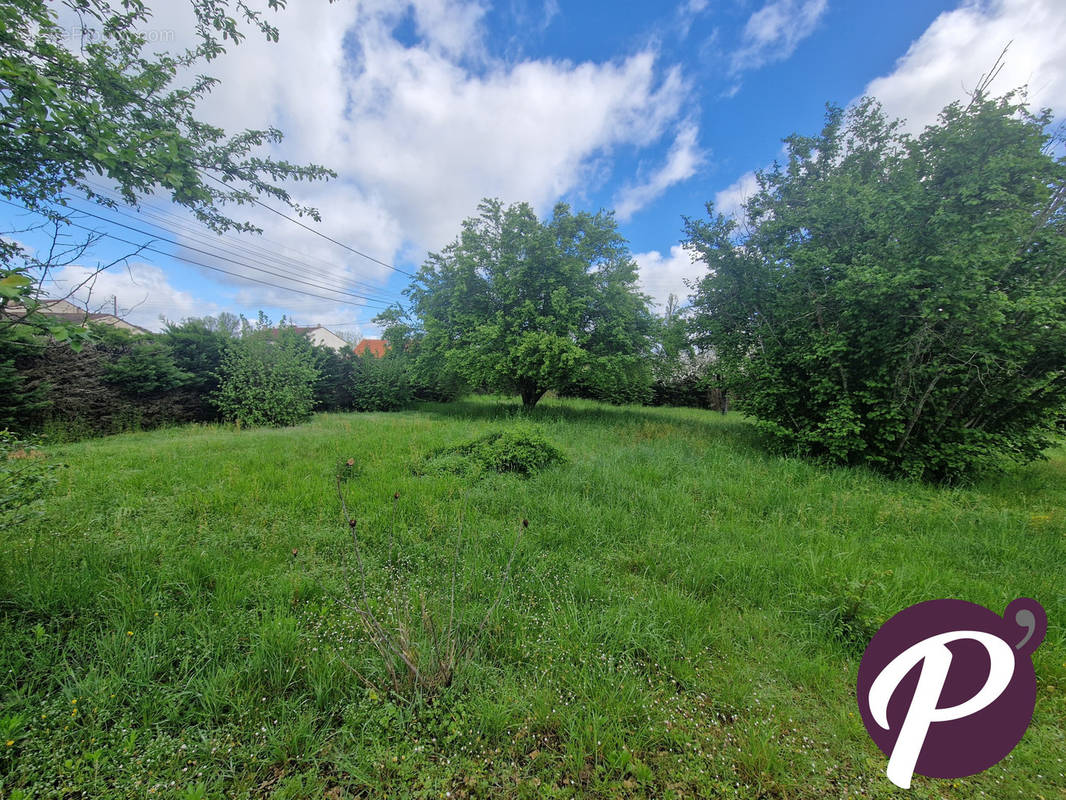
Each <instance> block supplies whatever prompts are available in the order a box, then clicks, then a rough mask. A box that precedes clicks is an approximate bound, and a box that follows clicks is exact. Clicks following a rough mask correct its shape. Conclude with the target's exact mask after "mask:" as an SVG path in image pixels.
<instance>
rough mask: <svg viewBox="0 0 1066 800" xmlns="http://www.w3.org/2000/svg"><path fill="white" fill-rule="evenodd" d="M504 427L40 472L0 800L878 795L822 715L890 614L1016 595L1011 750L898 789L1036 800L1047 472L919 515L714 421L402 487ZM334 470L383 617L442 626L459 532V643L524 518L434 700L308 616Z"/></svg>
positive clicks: (1055, 791) (890, 487)
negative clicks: (440, 612)
mask: <svg viewBox="0 0 1066 800" xmlns="http://www.w3.org/2000/svg"><path fill="white" fill-rule="evenodd" d="M528 416H529V415H526V414H524V413H523V412H522V411H521V410H520V409H519V408H518V407H516V405H514V404H511V403H507V402H502V401H498V400H494V399H479V400H471V401H468V402H464V403H456V404H451V405H427V406H424V407H422V408H420V409H419V410H417V411H412V412H407V413H399V414H367V415H321V416H319V417H317V418H316V419H315V420H314V421H313V422H311V423H309V424H307V425H304V426H301V427H298V428H292V429H284V430H243V431H236V430H232V429H228V428H223V427H211V426H206V427H196V426H191V427H184V428H177V429H172V430H165V431H157V432H153V433H134V434H124V435H121V436H115V437H111V438H107V439H99V440H94V441H87V442H82V443H78V444H71V445H65V446H62V447H60V448H58V449H56V451H55V452H54V456H55V457H56V458H59V459H61V460H63V461H65V462H66V463H68V464H69V465H70V468H69V469H68V470H66V471H64V473H63V477H62V481H61V484H60V486H59V488H58V490H57V491H56V493H55V495H54V496H53V497H51V498H50V499H49V501H48V505H47V511H46V514H45V516H44V517H43V519H42V520H40V522H39V523H34V524H32V525H29V524H28V525H25V526H22V527H19V528H18V529H16V530H9V531H5V532H4V533H3V537H4V540H3V545H4V550H3V553H4V555H3V558H2V559H0V797H7V798H17V797H42V798H44V797H77V796H84V797H91V798H106V797H187V798H195V797H210V798H216V797H217V798H221V797H226V798H230V797H277V798H303V797H308V798H310V797H323V796H325V797H330V798H338V797H360V796H365V797H379V796H386V795H387V796H390V797H440V796H442V795H444V796H447V793H449V792H450V796H451V797H604V798H613V797H665V796H672V797H677V796H680V797H743V798H759V797H782V798H784V797H787V798H815V797H852V796H867V797H894V796H898V790H895V788H894V787H893V786H892V785H891V784H889V783H888V781H887V780H886V779H885V778H884V767H885V758H884V756H882V755H881V753H880V752H879V751H878V750H877V749H876V747H875V746H874V745H873V743H872V742H871V741H870V739H869V737H868V736H867V735H866V733H865V731H864V729H863V727H862V723H861V721H860V719H859V716H858V713H857V708H856V704H855V700H854V686H855V675H856V670H857V667H858V661H859V658H860V656H861V654H862V650H863V648H864V646H865V644H866V642H867V641H868V638H869V636H870V635H871V634H872V632H873V631H874V630H876V628H877V627H878V626H879V625H880V624H881V623H882V622H884V621H885V620H886V619H887V618H888V617H890V616H892V615H893V614H894V613H895V612H897V611H899V610H900V609H902V608H903V607H905V606H907V605H910V604H912V603H915V602H918V601H921V600H926V599H931V598H938V597H960V598H964V599H966V600H970V601H973V602H976V603H980V604H983V605H986V606H988V607H989V608H992V609H995V610H997V611H1001V610H1002V609H1003V608H1004V607H1005V606H1006V605H1007V603H1008V602H1009V601H1010V600H1012V599H1014V598H1015V597H1019V596H1032V597H1035V598H1037V599H1038V600H1040V602H1042V603H1043V604H1044V606H1045V608H1046V609H1047V612H1048V618H1049V630H1048V634H1047V640H1046V641H1045V642H1044V644H1043V645H1042V646H1041V647H1040V648H1039V649H1038V650H1037V651H1036V654H1035V664H1036V671H1037V676H1038V693H1037V707H1036V713H1035V715H1034V719H1033V724H1032V726H1031V727H1030V729H1029V731H1028V733H1027V734H1026V736H1025V738H1024V739H1023V741H1022V743H1021V744H1020V745H1019V746H1018V748H1017V749H1016V750H1015V751H1014V753H1013V754H1012V755H1011V756H1010V757H1009V758H1007V759H1006V760H1005V761H1004V762H1002V763H1001V764H999V765H997V766H995V767H993V768H992V769H990V770H988V771H987V772H985V773H982V774H981V775H978V776H974V777H972V778H966V779H961V780H958V781H933V780H927V779H922V778H918V779H916V781H915V785H914V788H913V789H912V791H911V792H910V796H912V797H916V798H934V797H936V798H940V797H947V798H963V797H981V796H984V797H1025V798H1035V797H1040V796H1042V797H1057V796H1060V795H1061V794H1062V793H1064V792H1066V778H1064V777H1063V773H1066V765H1064V763H1063V760H1062V759H1063V758H1066V702H1064V701H1063V699H1062V695H1063V693H1064V692H1066V642H1064V635H1063V620H1064V619H1066V590H1064V587H1066V538H1064V534H1066V502H1064V501H1066V453H1063V452H1062V451H1057V452H1055V453H1052V454H1051V460H1050V461H1048V462H1045V463H1040V464H1035V465H1033V466H1030V467H1028V468H1026V469H1022V470H1019V471H1017V472H1014V473H1011V474H1009V475H1006V476H1002V477H999V478H997V479H994V480H990V481H988V482H985V483H983V484H980V485H978V486H974V487H969V488H954V489H939V488H933V487H929V486H923V485H917V484H910V483H900V482H890V481H887V480H885V479H882V478H879V477H877V476H874V475H872V474H869V473H866V472H862V471H856V470H841V469H835V470H829V469H824V468H821V467H819V466H816V465H812V464H808V463H804V462H800V461H795V460H791V459H786V458H779V457H776V456H771V455H768V454H766V452H764V451H763V450H762V449H760V447H759V446H758V443H757V442H756V441H754V440H753V439H752V438H751V436H750V434H749V433H748V432H747V430H746V428H745V426H744V425H743V423H742V421H741V420H740V419H739V418H737V417H735V416H729V417H725V418H723V417H721V416H720V415H715V414H712V413H710V412H702V411H695V410H681V409H644V408H612V407H607V406H602V405H597V404H594V403H586V402H576V401H567V402H562V401H545V402H543V403H542V404H541V406H538V408H537V409H536V410H535V411H534V412H533V414H532V415H531V416H532V418H533V419H532V423H533V424H534V425H536V426H537V428H538V429H539V431H540V432H541V433H542V434H543V435H544V436H545V437H546V438H547V439H548V440H549V441H551V442H552V443H554V444H555V445H556V446H557V447H559V448H560V449H561V450H562V451H563V453H564V454H565V456H566V459H567V460H566V463H565V464H563V465H560V466H555V467H551V468H548V469H545V470H542V471H541V472H539V473H537V474H535V475H533V476H532V477H528V478H526V477H520V476H517V475H512V474H495V473H489V472H477V473H473V474H471V473H463V472H461V471H449V470H437V471H429V472H427V471H426V470H420V469H418V465H419V464H422V463H424V461H425V458H426V456H427V455H429V454H431V453H433V452H435V451H440V450H442V449H443V448H447V447H450V446H453V445H457V444H461V443H463V442H467V441H470V440H472V439H475V438H477V437H479V436H482V435H484V434H486V433H487V432H491V431H497V430H505V429H507V428H508V426H510V425H512V424H513V423H514V421H515V420H516V419H517V418H521V419H523V420H526V419H527V417H528ZM349 457H352V458H354V459H355V460H356V467H355V469H356V471H357V472H358V477H356V478H355V479H354V480H352V481H351V482H349V484H348V489H349V504H350V506H351V510H352V512H353V514H354V515H355V516H357V517H358V519H359V521H360V522H359V526H360V527H359V530H360V532H361V536H362V537H363V538H362V541H363V544H364V556H365V557H366V558H367V569H368V578H369V584H370V589H369V591H370V592H371V594H372V595H373V596H375V597H380V598H382V599H384V600H385V601H387V600H388V597H389V592H390V591H392V587H393V585H394V584H393V582H394V581H396V580H397V574H396V572H395V570H397V569H398V570H402V571H403V578H404V582H407V581H410V582H411V585H412V586H413V587H415V589H416V590H417V591H421V592H423V593H425V594H426V596H427V598H428V601H429V602H430V603H438V604H439V603H442V602H446V599H447V598H446V596H447V592H448V584H449V578H450V569H451V563H452V554H453V548H454V544H455V536H456V534H457V531H458V528H459V525H460V524H462V526H463V530H464V537H466V538H467V546H466V547H464V556H463V559H462V569H461V574H460V581H459V582H458V585H459V593H458V599H457V606H458V609H459V614H460V624H463V625H472V624H476V623H477V621H478V620H480V619H481V617H482V615H483V614H484V612H485V610H486V609H487V608H488V606H489V605H490V604H491V602H492V600H493V599H494V597H495V592H496V588H497V585H498V584H497V581H498V579H499V576H500V570H501V567H502V565H503V563H504V562H505V561H506V559H507V557H508V555H509V553H510V548H511V545H512V543H513V537H514V535H515V527H516V524H517V523H518V521H519V520H521V519H522V518H523V517H524V518H528V519H529V521H530V526H529V529H528V531H527V532H526V535H525V536H524V538H523V541H522V543H521V545H520V548H519V550H518V553H517V555H516V558H515V563H514V566H513V568H512V572H511V576H510V583H509V586H508V588H507V591H506V594H505V598H504V601H503V603H502V605H501V606H500V608H499V610H498V611H497V613H496V614H495V615H494V616H493V618H492V621H491V622H490V625H489V628H488V630H487V631H486V634H485V636H484V638H483V639H482V641H481V644H480V647H479V648H478V650H477V651H476V652H474V653H473V654H472V655H471V657H470V658H469V659H467V661H466V662H465V663H464V664H463V665H461V667H460V669H459V671H458V674H457V676H456V680H455V681H454V683H453V684H452V685H451V686H450V687H448V688H446V689H445V690H443V691H442V692H440V693H438V694H435V695H432V696H426V697H422V698H417V697H416V698H414V699H413V700H412V699H403V700H401V699H398V698H393V697H389V696H387V695H386V696H382V694H381V693H379V692H376V691H373V690H371V689H369V688H367V687H366V686H364V685H363V684H362V683H361V682H360V680H359V679H358V678H357V677H356V674H355V671H363V672H365V671H366V670H373V669H375V668H380V665H378V667H375V661H374V659H375V655H374V653H373V650H372V648H371V647H370V646H369V644H368V639H367V633H366V631H365V630H364V629H363V628H362V626H361V624H360V622H359V619H358V617H357V615H355V614H354V613H352V612H351V611H349V610H347V609H346V608H345V607H344V605H343V603H342V602H341V601H343V600H345V599H346V598H348V597H350V594H349V593H350V591H351V587H350V584H349V578H350V570H351V543H350V538H349V535H348V529H347V526H346V525H345V524H344V523H343V520H342V519H341V514H340V511H339V509H338V507H337V498H336V494H335V487H334V484H333V475H334V469H335V465H336V464H337V463H338V461H340V460H341V459H346V458H349ZM396 493H398V494H399V498H400V499H399V500H398V501H395V514H396V521H395V526H394V529H393V534H392V535H394V536H395V538H396V542H397V543H398V544H399V545H400V546H401V551H402V554H403V555H402V559H401V561H400V563H399V564H398V565H396V567H394V568H393V570H392V571H390V570H388V569H386V566H387V565H386V561H387V547H388V537H389V535H390V533H389V531H390V528H393V521H392V517H391V515H392V514H393V513H394V511H393V509H394V505H393V503H394V501H393V496H394V494H396ZM7 742H11V743H12V744H10V745H8V744H7Z"/></svg>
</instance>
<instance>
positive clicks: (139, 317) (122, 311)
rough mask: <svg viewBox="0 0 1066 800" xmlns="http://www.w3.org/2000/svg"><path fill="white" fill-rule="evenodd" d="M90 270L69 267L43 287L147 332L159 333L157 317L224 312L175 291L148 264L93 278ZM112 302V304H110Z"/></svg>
mask: <svg viewBox="0 0 1066 800" xmlns="http://www.w3.org/2000/svg"><path fill="white" fill-rule="evenodd" d="M93 272H95V270H94V269H93V268H92V267H87V266H82V265H78V264H72V265H69V266H66V267H63V268H62V269H60V270H58V271H57V272H56V273H55V275H54V276H53V277H52V280H51V281H49V285H48V286H47V287H45V288H46V289H47V291H48V294H49V295H50V296H52V297H66V296H67V295H68V294H70V292H71V291H74V290H75V288H76V287H79V286H80V287H81V288H79V289H77V290H76V291H74V294H73V295H72V296H70V298H69V299H70V302H72V303H74V304H75V305H79V306H81V307H83V308H87V309H88V310H89V311H92V312H96V311H99V312H102V313H106V314H110V313H111V312H112V310H113V309H116V308H117V311H118V315H119V316H120V317H122V318H123V319H124V320H126V321H127V322H131V323H133V324H134V325H140V326H141V327H142V328H148V329H149V330H155V331H158V330H162V329H163V322H162V320H160V315H164V316H166V317H167V319H169V320H173V321H178V320H180V319H182V318H183V317H203V316H209V315H215V314H217V313H219V312H220V311H225V310H226V308H224V307H222V306H219V305H217V304H216V303H212V302H207V301H204V300H201V299H198V298H196V297H194V296H193V295H192V294H190V293H189V292H185V291H182V290H180V289H176V288H174V287H173V286H171V284H170V282H169V281H168V280H167V276H166V273H164V272H163V270H162V269H160V268H159V267H156V266H153V265H151V264H143V263H131V264H130V265H129V268H128V269H127V268H126V267H123V266H115V267H112V268H111V269H108V270H105V271H104V272H101V273H100V274H98V275H96V276H95V277H94V276H93ZM112 298H114V301H113V300H112Z"/></svg>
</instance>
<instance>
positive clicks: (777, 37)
mask: <svg viewBox="0 0 1066 800" xmlns="http://www.w3.org/2000/svg"><path fill="white" fill-rule="evenodd" d="M828 7H829V4H828V1H827V0H775V2H771V3H767V4H766V5H764V6H763V7H762V8H760V9H759V10H758V11H756V12H755V13H754V14H752V15H751V16H750V17H749V18H748V22H747V24H746V25H745V26H744V32H743V34H742V38H741V43H740V47H739V48H738V49H737V50H736V51H735V52H734V53H733V56H732V65H731V72H732V73H733V74H734V75H735V74H737V73H740V72H744V71H745V70H749V69H756V68H757V67H761V66H763V65H765V64H770V63H773V62H774V61H783V60H785V59H786V58H788V57H789V56H791V55H792V54H793V53H794V52H795V50H796V48H797V47H798V46H799V43H800V42H801V41H803V40H804V39H806V38H807V37H808V36H810V35H811V34H812V33H813V32H814V29H815V27H816V26H817V24H818V20H820V19H821V18H822V14H824V13H825V11H826V9H827V8H828Z"/></svg>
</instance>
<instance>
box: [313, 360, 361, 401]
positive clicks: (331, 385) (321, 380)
mask: <svg viewBox="0 0 1066 800" xmlns="http://www.w3.org/2000/svg"><path fill="white" fill-rule="evenodd" d="M312 352H313V355H314V360H315V368H316V369H317V370H318V380H316V381H315V408H316V409H318V410H320V411H348V410H350V409H351V408H353V406H354V399H353V397H352V381H353V373H354V367H353V363H352V362H353V358H354V356H353V355H352V353H351V352H350V351H342V352H337V351H336V350H334V349H333V348H332V347H326V346H325V345H315V346H314V347H313V348H312Z"/></svg>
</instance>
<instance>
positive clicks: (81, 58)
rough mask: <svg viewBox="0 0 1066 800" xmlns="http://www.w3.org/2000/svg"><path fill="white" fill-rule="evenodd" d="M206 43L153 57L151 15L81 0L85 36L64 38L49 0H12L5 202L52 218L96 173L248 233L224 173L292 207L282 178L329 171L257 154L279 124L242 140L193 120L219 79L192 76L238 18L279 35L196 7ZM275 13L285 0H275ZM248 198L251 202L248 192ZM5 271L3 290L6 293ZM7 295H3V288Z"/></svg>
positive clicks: (207, 1) (0, 48)
mask: <svg viewBox="0 0 1066 800" xmlns="http://www.w3.org/2000/svg"><path fill="white" fill-rule="evenodd" d="M190 5H191V6H192V10H193V11H194V13H195V15H196V21H197V34H198V39H199V41H198V42H197V43H196V46H195V47H193V48H190V49H188V50H186V51H184V52H178V53H158V52H153V48H152V47H151V45H150V43H149V41H148V38H147V36H146V35H145V33H144V32H143V31H144V30H145V27H146V26H147V25H148V24H150V22H151V20H152V12H151V10H150V9H149V8H148V7H147V6H145V5H144V4H143V3H112V2H109V0H84V1H83V2H78V3H75V4H72V12H73V15H74V17H75V18H76V20H77V24H78V25H80V26H82V28H83V29H84V33H83V35H78V32H77V31H68V30H67V29H66V28H64V27H63V26H62V25H61V24H60V22H59V20H58V11H57V10H56V8H55V7H54V6H53V5H52V4H49V3H46V2H44V0H13V1H12V2H7V3H4V5H3V6H2V7H0V52H2V53H3V62H2V70H3V71H2V73H0V74H2V78H3V83H4V87H5V92H4V94H5V101H4V103H3V104H0V131H2V134H0V150H2V151H3V153H4V159H3V161H2V162H0V195H2V196H4V197H7V198H10V199H16V200H18V201H19V202H21V203H23V204H24V205H26V206H27V207H29V208H34V209H42V210H44V211H46V212H47V211H48V210H49V207H50V204H51V203H53V202H55V201H57V200H58V199H60V197H61V196H62V195H63V193H64V192H66V191H67V190H69V189H71V188H77V189H80V190H81V191H83V192H87V193H88V194H89V195H90V196H91V197H93V198H94V199H97V200H98V201H100V202H104V201H103V198H100V197H98V196H97V195H95V194H94V193H93V191H92V187H91V186H89V185H88V184H87V183H86V179H87V178H88V177H89V176H92V175H103V176H104V177H105V178H107V179H108V180H110V181H113V182H114V184H115V186H116V188H117V190H118V191H119V192H120V193H121V194H122V196H123V198H124V199H125V201H126V202H127V203H130V204H132V203H134V202H135V200H136V199H137V198H138V197H140V196H143V195H144V194H146V193H150V192H152V191H163V192H165V193H167V194H168V195H170V197H171V199H172V200H173V201H174V202H175V203H177V204H179V205H182V206H185V207H186V208H188V209H189V210H191V211H192V212H193V213H194V214H195V215H196V217H197V218H198V219H200V220H201V221H202V222H204V223H205V224H207V225H209V226H211V227H212V228H214V229H216V230H224V229H227V228H239V229H246V230H248V229H252V228H253V226H251V225H249V224H247V223H238V222H236V221H234V220H232V219H230V218H228V217H226V216H225V215H224V214H223V213H222V212H221V211H220V208H219V207H220V206H221V205H222V204H224V203H226V202H233V201H235V200H237V199H238V198H239V197H240V196H241V192H239V191H237V190H235V189H234V188H233V187H231V186H226V187H220V186H218V185H217V184H213V183H210V182H208V181H207V179H206V178H205V177H204V175H203V173H202V172H201V170H205V169H211V170H215V171H218V172H220V173H223V174H225V175H226V176H227V180H228V181H230V182H232V181H233V180H234V179H235V180H237V181H239V182H240V183H242V184H244V186H245V187H246V190H247V191H250V192H252V193H253V194H261V193H268V194H270V195H272V196H273V197H275V198H277V199H280V200H282V201H284V202H286V203H289V204H290V205H292V201H291V199H290V198H289V195H288V193H287V192H286V191H285V190H284V189H282V188H281V187H280V186H278V185H277V183H276V182H282V181H284V180H286V179H317V178H323V177H327V176H331V175H333V173H332V172H330V171H329V170H326V169H324V168H322V167H318V166H308V167H297V166H294V165H292V164H289V163H287V162H284V161H277V160H274V159H272V158H270V157H264V156H262V155H260V154H259V152H258V151H259V149H260V148H262V147H264V146H269V145H272V144H276V143H277V142H278V141H280V139H281V133H280V132H279V131H277V130H276V129H273V128H271V129H267V130H248V131H243V132H241V133H239V134H237V135H234V136H227V135H226V133H225V131H223V130H221V129H219V128H217V127H215V126H212V125H205V124H203V123H202V122H201V121H200V120H198V119H197V118H196V109H197V104H198V102H199V101H201V100H202V99H203V98H204V97H205V96H206V95H207V94H208V93H209V92H210V91H211V88H212V87H213V85H214V84H215V83H216V81H215V80H214V79H212V78H210V77H206V76H202V75H201V76H199V77H197V78H195V79H194V80H193V81H192V83H191V85H184V84H183V81H184V80H185V76H187V75H190V74H193V75H195V74H196V70H197V69H198V65H200V64H202V62H203V61H206V60H210V59H212V58H214V57H216V56H218V55H220V54H221V53H222V52H224V47H223V44H222V41H220V40H219V36H220V35H221V38H222V40H223V41H225V40H229V41H232V42H233V43H237V42H238V41H239V40H240V39H241V38H243V33H242V32H241V30H240V24H241V23H240V22H239V21H238V19H239V18H241V17H243V22H244V23H246V24H249V25H251V26H252V27H253V28H257V29H259V30H260V31H261V32H262V33H263V34H264V35H265V36H266V37H267V38H268V39H274V40H276V39H277V38H278V31H277V29H276V28H274V27H273V26H272V25H270V24H269V22H267V21H266V20H265V19H264V18H263V17H262V14H261V12H255V11H253V10H251V9H250V8H248V7H247V6H246V5H245V3H244V2H240V1H239V0H238V2H236V3H235V6H236V12H237V13H236V17H237V18H234V17H231V16H230V14H229V12H230V9H229V5H230V3H229V2H228V1H227V0H193V2H191V3H190ZM270 5H271V6H272V8H275V9H276V8H278V7H279V5H280V4H279V3H277V2H273V3H271V4H270ZM245 196H246V195H245ZM6 281H8V276H4V277H3V278H2V279H0V285H3V286H5V287H8V283H3V282H6ZM5 290H6V289H5Z"/></svg>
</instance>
